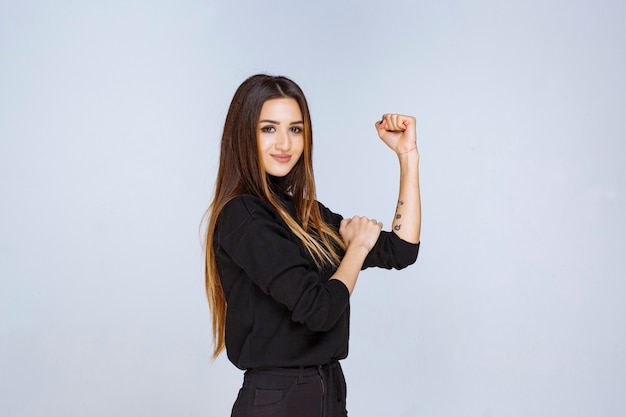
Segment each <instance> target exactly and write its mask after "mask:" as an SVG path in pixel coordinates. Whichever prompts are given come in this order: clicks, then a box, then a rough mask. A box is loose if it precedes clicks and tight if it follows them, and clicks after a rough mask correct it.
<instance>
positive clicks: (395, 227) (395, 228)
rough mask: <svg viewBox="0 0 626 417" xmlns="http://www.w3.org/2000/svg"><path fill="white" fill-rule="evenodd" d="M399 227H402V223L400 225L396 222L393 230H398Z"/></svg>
mask: <svg viewBox="0 0 626 417" xmlns="http://www.w3.org/2000/svg"><path fill="white" fill-rule="evenodd" d="M401 227H402V225H401V224H396V225H395V226H394V227H393V230H395V231H398V230H400V228H401Z"/></svg>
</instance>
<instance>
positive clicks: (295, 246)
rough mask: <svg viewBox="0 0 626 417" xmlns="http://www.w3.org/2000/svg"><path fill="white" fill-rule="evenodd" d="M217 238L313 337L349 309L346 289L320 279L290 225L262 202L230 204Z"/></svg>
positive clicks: (242, 200) (336, 282)
mask: <svg viewBox="0 0 626 417" xmlns="http://www.w3.org/2000/svg"><path fill="white" fill-rule="evenodd" d="M216 238H217V239H216V248H219V249H220V250H223V251H225V253H226V254H227V255H228V256H229V257H230V258H231V260H232V261H233V262H234V263H235V264H236V265H237V266H238V267H239V268H241V269H242V270H243V271H244V272H245V275H246V276H247V277H249V279H251V280H252V281H253V282H254V284H255V285H257V286H258V287H259V288H260V289H261V291H263V292H264V293H265V294H268V295H270V296H271V297H272V298H273V299H274V300H276V301H277V302H279V303H281V304H283V305H284V306H286V307H287V309H289V310H290V311H291V318H292V320H293V321H295V322H298V323H303V324H305V325H306V326H307V327H308V328H309V329H310V330H311V331H328V330H330V329H331V328H332V327H333V326H334V325H335V323H336V322H337V320H338V319H339V317H340V316H341V315H342V314H343V312H344V311H345V309H346V308H347V306H348V304H349V298H350V294H349V292H348V289H347V288H346V286H345V285H344V284H343V283H342V282H341V281H339V280H335V279H331V280H327V281H324V280H323V279H322V277H321V276H320V272H319V271H318V270H317V269H316V268H315V265H314V264H312V262H311V260H310V259H309V258H307V257H306V256H305V255H304V254H303V253H302V250H303V249H302V246H300V244H299V243H298V242H297V238H296V237H295V236H294V235H293V233H291V231H290V230H289V228H288V226H287V225H286V223H285V222H284V221H283V220H282V218H281V217H280V216H279V215H278V213H277V212H276V211H275V210H274V209H273V208H272V207H271V206H270V205H269V204H267V203H265V202H263V201H262V200H260V199H258V198H256V197H252V196H240V197H236V198H235V199H233V200H232V201H230V202H229V203H228V204H227V205H226V206H225V207H224V209H223V211H222V212H221V213H220V216H219V220H218V229H217V233H216Z"/></svg>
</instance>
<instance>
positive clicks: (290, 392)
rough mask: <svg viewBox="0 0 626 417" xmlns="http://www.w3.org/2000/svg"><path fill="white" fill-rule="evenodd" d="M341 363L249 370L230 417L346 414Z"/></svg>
mask: <svg viewBox="0 0 626 417" xmlns="http://www.w3.org/2000/svg"><path fill="white" fill-rule="evenodd" d="M347 415H348V412H347V411H346V381H345V379H344V376H343V372H342V370H341V366H340V365H339V362H336V361H335V362H331V363H329V364H327V365H321V366H315V367H304V368H263V369H249V370H247V371H246V373H245V374H244V379H243V386H242V387H241V389H240V390H239V395H238V396H237V401H236V402H235V405H234V406H233V412H232V414H231V417H345V416H347Z"/></svg>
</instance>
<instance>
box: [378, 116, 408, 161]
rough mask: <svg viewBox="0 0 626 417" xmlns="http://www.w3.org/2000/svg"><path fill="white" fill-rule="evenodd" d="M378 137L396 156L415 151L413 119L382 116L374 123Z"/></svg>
mask: <svg viewBox="0 0 626 417" xmlns="http://www.w3.org/2000/svg"><path fill="white" fill-rule="evenodd" d="M375 127H376V130H377V131H378V136H379V137H380V138H381V139H382V140H383V142H385V144H386V145H387V146H389V147H390V148H391V149H393V150H394V151H395V153H397V154H398V155H402V154H405V153H408V152H410V151H412V150H414V149H417V133H416V130H415V117H412V116H404V115H402V114H383V118H382V120H381V121H378V122H376V123H375Z"/></svg>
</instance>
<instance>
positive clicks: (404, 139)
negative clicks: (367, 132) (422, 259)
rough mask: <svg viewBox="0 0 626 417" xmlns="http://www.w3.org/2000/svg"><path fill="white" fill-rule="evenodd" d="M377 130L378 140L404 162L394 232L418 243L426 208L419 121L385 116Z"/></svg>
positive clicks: (408, 117)
mask: <svg viewBox="0 0 626 417" xmlns="http://www.w3.org/2000/svg"><path fill="white" fill-rule="evenodd" d="M375 127H376V130H377V131H378V136H379V137H380V138H381V139H382V141H383V142H385V144H386V145H387V146H389V147H390V148H391V149H392V150H393V151H394V152H395V153H396V154H397V155H398V160H399V161H400V192H399V195H398V204H397V207H396V212H395V214H394V217H393V222H392V230H393V232H394V233H395V234H397V235H398V237H400V238H401V239H402V240H405V241H407V242H411V243H418V242H419V241H420V231H421V225H422V207H421V200H420V187H419V159H420V156H419V151H418V150H417V134H416V128H415V118H414V117H411V116H404V115H401V114H384V115H383V118H382V120H381V121H379V122H376V124H375Z"/></svg>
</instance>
